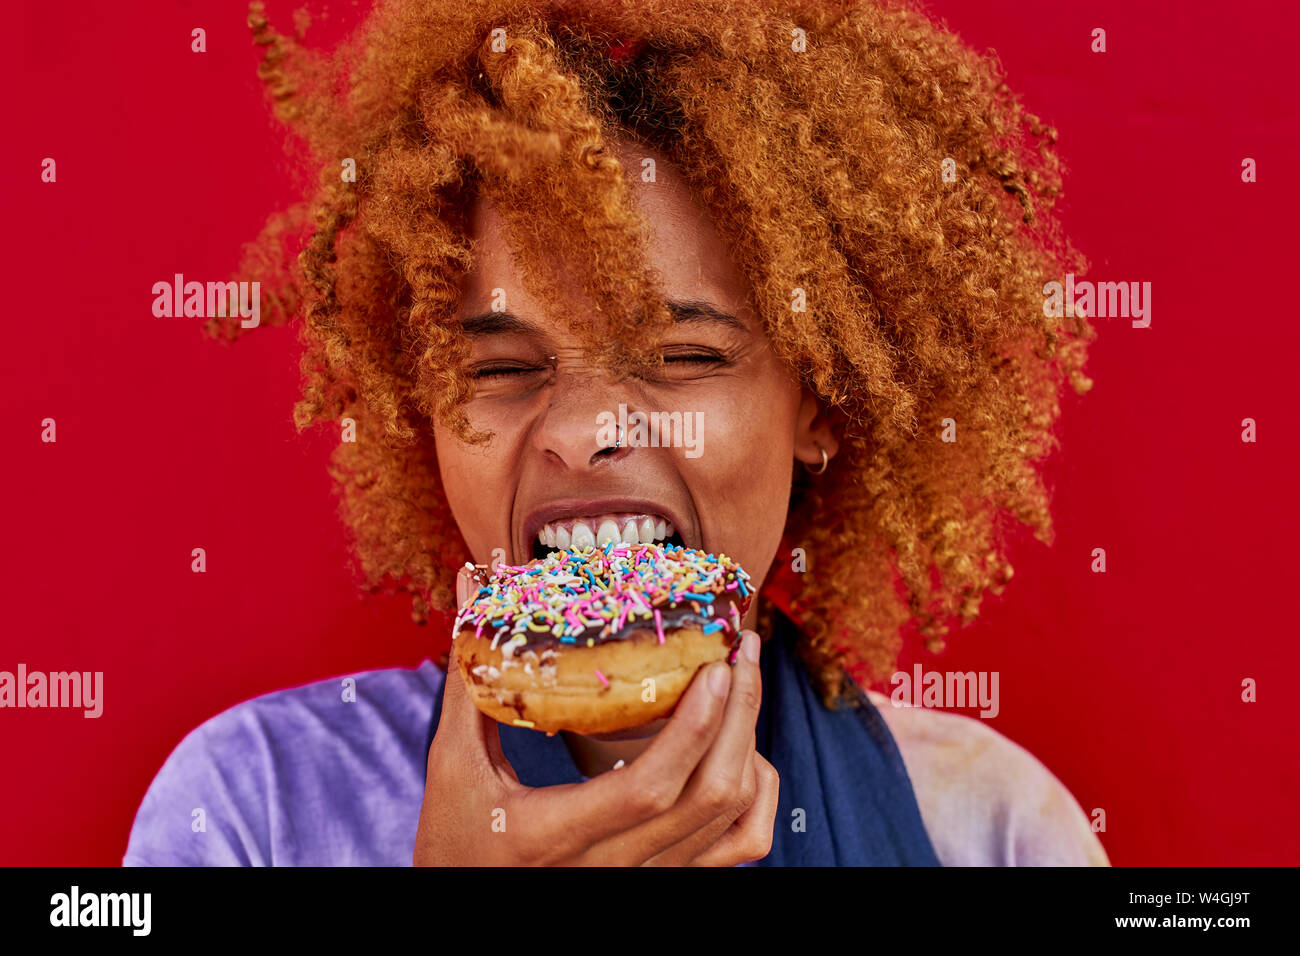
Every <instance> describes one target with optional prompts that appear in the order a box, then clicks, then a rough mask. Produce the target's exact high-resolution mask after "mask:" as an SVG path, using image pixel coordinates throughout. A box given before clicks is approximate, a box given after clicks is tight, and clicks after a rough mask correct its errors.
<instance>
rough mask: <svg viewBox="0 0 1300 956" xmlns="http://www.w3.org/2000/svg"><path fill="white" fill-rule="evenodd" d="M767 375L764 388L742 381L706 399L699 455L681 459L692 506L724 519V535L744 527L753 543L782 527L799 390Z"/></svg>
mask: <svg viewBox="0 0 1300 956" xmlns="http://www.w3.org/2000/svg"><path fill="white" fill-rule="evenodd" d="M773 379H775V381H773V383H772V384H771V385H769V386H766V387H753V386H752V385H749V384H748V383H747V384H746V387H744V388H740V389H734V390H730V391H729V392H728V394H727V395H726V396H725V397H720V399H719V400H718V401H715V402H712V403H710V405H709V406H708V407H707V408H705V409H704V410H703V421H702V425H703V441H702V442H701V454H700V456H699V458H697V459H694V460H693V461H688V462H687V465H688V467H690V469H691V473H692V476H693V478H694V480H693V481H691V485H692V493H693V494H695V495H696V496H697V502H696V503H697V505H698V506H699V507H700V509H701V511H702V512H704V514H705V515H706V516H709V517H711V518H714V519H717V520H718V521H719V522H720V523H722V522H725V524H726V525H727V526H728V531H729V534H728V537H731V536H732V535H734V534H736V533H737V530H738V529H741V528H747V529H751V530H752V532H753V537H754V540H755V541H767V540H768V539H771V540H776V539H779V537H780V533H781V531H782V530H783V529H784V527H785V516H786V511H787V510H788V507H789V500H790V474H791V462H792V461H793V456H794V429H795V421H796V418H797V415H798V401H799V392H798V389H797V387H795V386H792V387H789V388H787V387H785V386H784V383H783V382H781V380H780V378H779V376H777V375H773ZM751 381H752V380H751ZM706 520H707V519H706ZM742 533H744V534H745V535H746V536H747V537H748V536H749V532H742Z"/></svg>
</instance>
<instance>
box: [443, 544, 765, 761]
mask: <svg viewBox="0 0 1300 956" xmlns="http://www.w3.org/2000/svg"><path fill="white" fill-rule="evenodd" d="M467 567H469V568H470V569H471V570H472V571H473V576H472V579H473V581H474V583H475V585H477V591H476V592H471V595H470V596H469V598H468V599H467V600H466V603H465V605H464V607H462V608H461V609H460V611H459V612H458V613H457V615H456V622H455V627H454V630H453V640H454V641H455V644H456V648H455V650H456V653H455V657H456V662H457V665H458V666H459V668H460V673H461V676H462V677H463V678H464V680H465V687H466V688H467V689H468V691H469V694H470V697H471V699H473V701H474V703H475V704H476V705H477V706H478V708H479V710H481V711H482V712H483V713H485V714H487V715H488V716H489V717H492V718H493V719H495V720H497V721H499V722H501V723H505V724H511V725H513V726H517V727H528V728H531V729H534V730H538V731H542V732H545V733H546V734H547V735H548V736H554V735H555V734H556V733H558V732H559V731H561V730H567V731H571V732H573V733H578V734H605V733H613V732H615V731H619V730H626V729H628V728H631V727H637V726H640V725H641V724H645V723H648V722H650V721H652V720H656V719H658V718H660V717H666V716H668V715H669V714H670V713H671V712H672V710H673V708H674V707H675V706H676V705H677V701H678V699H679V698H680V697H681V695H682V693H683V691H685V690H686V687H687V685H689V684H690V682H691V679H692V678H693V677H694V676H695V674H696V672H697V671H698V670H699V669H700V668H701V667H704V666H705V665H707V664H709V663H711V662H713V661H718V660H725V661H727V662H728V663H732V662H734V660H735V656H736V653H737V651H738V650H739V648H740V628H741V621H742V620H743V618H744V616H745V612H746V611H748V610H749V606H750V603H751V602H752V600H753V591H752V588H751V586H750V581H749V575H748V574H746V573H745V571H744V569H743V568H741V567H740V565H738V564H737V563H736V562H735V561H733V560H731V559H730V558H728V557H727V556H726V555H725V554H717V555H714V554H708V553H706V552H704V551H699V550H695V549H691V548H683V547H680V546H675V545H672V544H664V545H657V544H632V545H629V544H619V543H615V542H610V543H608V544H606V545H605V546H604V547H603V548H597V547H588V548H584V549H582V550H576V549H572V548H569V549H565V550H556V551H552V552H551V553H550V554H549V555H547V556H546V557H545V558H543V559H541V560H537V561H532V562H530V563H529V564H525V565H522V566H513V565H506V564H498V565H497V566H496V568H495V571H492V572H489V571H488V570H487V569H485V568H483V567H481V566H475V565H468V566H467Z"/></svg>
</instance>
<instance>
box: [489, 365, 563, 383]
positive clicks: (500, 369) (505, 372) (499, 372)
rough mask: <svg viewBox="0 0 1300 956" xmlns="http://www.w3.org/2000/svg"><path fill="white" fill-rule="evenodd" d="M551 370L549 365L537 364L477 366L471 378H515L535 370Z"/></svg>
mask: <svg viewBox="0 0 1300 956" xmlns="http://www.w3.org/2000/svg"><path fill="white" fill-rule="evenodd" d="M544 371H549V368H548V367H547V366H536V365H489V366H486V367H484V368H476V369H474V371H473V372H471V373H470V378H472V379H474V380H475V381H485V380H491V379H494V378H515V377H518V376H520V375H528V374H531V373H533V372H544Z"/></svg>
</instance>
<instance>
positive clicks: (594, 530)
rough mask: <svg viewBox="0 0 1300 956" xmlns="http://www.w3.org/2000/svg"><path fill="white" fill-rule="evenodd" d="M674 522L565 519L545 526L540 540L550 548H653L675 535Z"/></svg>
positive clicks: (628, 517)
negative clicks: (629, 546) (609, 545)
mask: <svg viewBox="0 0 1300 956" xmlns="http://www.w3.org/2000/svg"><path fill="white" fill-rule="evenodd" d="M673 531H674V529H673V526H672V524H671V523H670V522H668V521H666V520H665V519H663V518H660V517H658V516H657V515H645V514H609V515H596V516H593V517H587V518H564V519H561V520H557V521H553V522H551V523H550V524H544V525H542V527H541V528H540V529H538V532H537V540H538V541H540V542H541V543H542V544H544V545H545V546H546V547H548V548H560V549H566V548H573V549H574V550H576V551H581V550H583V549H584V548H591V547H596V548H603V547H604V546H605V545H607V544H609V543H610V542H611V541H613V542H615V543H620V544H651V543H652V542H663V541H667V540H668V538H670V537H671V536H672V534H673Z"/></svg>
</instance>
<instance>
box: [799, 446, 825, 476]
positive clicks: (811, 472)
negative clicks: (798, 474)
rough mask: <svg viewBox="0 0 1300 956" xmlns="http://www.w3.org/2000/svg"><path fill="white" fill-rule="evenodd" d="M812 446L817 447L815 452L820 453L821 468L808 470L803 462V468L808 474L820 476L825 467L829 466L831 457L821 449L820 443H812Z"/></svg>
mask: <svg viewBox="0 0 1300 956" xmlns="http://www.w3.org/2000/svg"><path fill="white" fill-rule="evenodd" d="M814 444H815V445H816V446H817V450H818V451H819V452H821V453H822V466H821V467H820V468H808V463H807V462H804V465H803V466H804V468H807V469H808V474H810V475H821V474H824V473H825V471H826V466H827V465H828V464H830V460H831V457H830V455H828V454H826V449H825V448H823V447H822V443H821V442H814Z"/></svg>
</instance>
